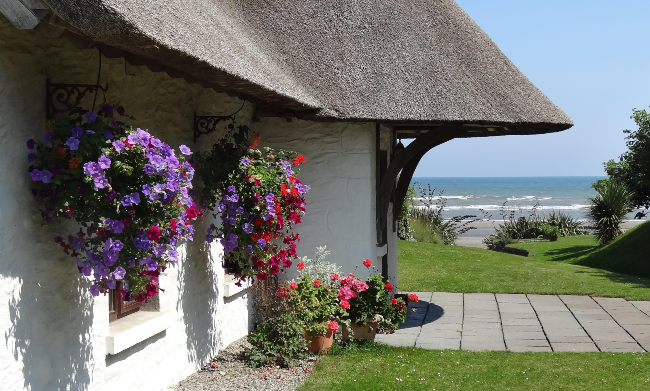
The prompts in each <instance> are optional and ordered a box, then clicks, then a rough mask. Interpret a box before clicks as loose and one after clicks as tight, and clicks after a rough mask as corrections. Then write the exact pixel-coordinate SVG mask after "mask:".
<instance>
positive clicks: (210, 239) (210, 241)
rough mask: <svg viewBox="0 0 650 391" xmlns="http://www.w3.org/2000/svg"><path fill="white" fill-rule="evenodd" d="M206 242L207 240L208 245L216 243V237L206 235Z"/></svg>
mask: <svg viewBox="0 0 650 391" xmlns="http://www.w3.org/2000/svg"><path fill="white" fill-rule="evenodd" d="M205 240H206V241H207V242H208V243H212V242H213V241H214V236H212V235H206V237H205Z"/></svg>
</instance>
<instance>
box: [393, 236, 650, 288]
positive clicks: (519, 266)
mask: <svg viewBox="0 0 650 391" xmlns="http://www.w3.org/2000/svg"><path fill="white" fill-rule="evenodd" d="M646 231H647V232H646ZM645 238H648V239H650V223H645V224H643V225H640V226H638V227H637V228H636V229H634V230H630V231H629V232H628V233H626V235H624V236H623V237H621V238H619V239H618V240H617V241H616V242H614V243H613V244H612V245H609V246H606V247H604V248H598V247H597V246H596V243H595V242H594V240H593V237H591V236H575V237H569V238H560V239H559V240H558V241H557V242H553V243H551V242H543V243H527V244H518V245H516V246H517V247H521V248H525V249H527V250H529V251H531V256H530V257H528V258H525V257H519V256H516V255H510V254H503V253H497V252H494V251H488V250H482V249H477V248H466V247H458V246H444V245H439V244H427V243H415V242H403V241H401V242H399V244H398V272H399V287H400V290H402V291H442V292H499V293H543V294H589V295H595V296H611V297H625V298H627V299H629V300H650V279H647V278H642V277H638V276H632V275H627V274H621V273H616V272H613V271H610V270H625V271H635V272H636V271H639V273H644V274H642V275H648V271H647V270H645V268H644V266H645V265H646V264H647V263H648V262H649V261H648V260H646V258H650V256H648V254H650V250H648V251H646V249H647V246H648V243H647V242H648V241H650V240H648V239H645ZM599 267H607V268H608V269H610V270H605V269H603V268H599Z"/></svg>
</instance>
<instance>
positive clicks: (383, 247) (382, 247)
mask: <svg viewBox="0 0 650 391" xmlns="http://www.w3.org/2000/svg"><path fill="white" fill-rule="evenodd" d="M386 254H388V244H378V245H377V257H383V256H384V255H386Z"/></svg>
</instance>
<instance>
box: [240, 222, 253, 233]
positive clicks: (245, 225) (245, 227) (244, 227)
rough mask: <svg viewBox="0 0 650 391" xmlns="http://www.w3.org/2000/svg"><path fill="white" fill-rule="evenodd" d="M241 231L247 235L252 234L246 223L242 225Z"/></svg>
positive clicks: (250, 227)
mask: <svg viewBox="0 0 650 391" xmlns="http://www.w3.org/2000/svg"><path fill="white" fill-rule="evenodd" d="M242 229H243V230H244V232H246V233H247V234H252V233H253V226H251V225H250V224H248V223H244V224H243V225H242Z"/></svg>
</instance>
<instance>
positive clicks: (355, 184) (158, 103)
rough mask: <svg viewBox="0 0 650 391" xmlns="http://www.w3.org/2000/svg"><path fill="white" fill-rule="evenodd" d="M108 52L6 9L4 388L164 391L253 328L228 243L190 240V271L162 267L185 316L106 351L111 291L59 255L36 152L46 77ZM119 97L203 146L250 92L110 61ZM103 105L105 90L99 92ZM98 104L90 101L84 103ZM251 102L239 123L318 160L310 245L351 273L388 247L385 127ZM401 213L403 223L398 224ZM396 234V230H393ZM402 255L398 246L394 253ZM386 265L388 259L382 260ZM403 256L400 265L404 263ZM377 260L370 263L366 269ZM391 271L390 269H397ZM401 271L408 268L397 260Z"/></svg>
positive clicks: (169, 296)
mask: <svg viewBox="0 0 650 391" xmlns="http://www.w3.org/2000/svg"><path fill="white" fill-rule="evenodd" d="M97 66H98V54H97V51H96V50H78V49H75V48H73V47H72V46H71V45H70V43H69V42H67V41H66V40H64V39H54V40H44V39H43V38H41V37H40V36H39V35H38V34H37V33H36V32H34V31H24V30H23V31H19V30H16V29H15V28H13V27H12V26H11V25H10V24H9V23H8V22H7V21H6V20H5V19H4V18H3V17H2V16H0V167H1V169H0V331H1V332H2V335H3V337H4V340H5V343H4V344H2V346H0V385H1V387H0V388H2V389H3V390H4V389H7V390H20V389H31V390H51V389H81V390H104V389H106V390H109V389H110V390H115V389H118V388H116V387H120V388H119V389H125V390H132V389H138V390H155V389H164V388H166V387H168V386H170V385H173V384H175V383H177V382H178V381H179V380H182V379H183V378H184V377H186V376H187V375H189V374H191V373H192V372H193V371H195V370H196V369H197V368H198V367H199V366H200V365H201V364H203V363H205V362H206V360H208V359H209V358H211V357H212V356H214V355H215V354H216V353H217V352H218V351H219V350H220V349H222V348H223V347H225V346H227V345H228V344H229V343H231V342H232V341H234V340H236V339H238V338H240V337H242V336H244V335H245V334H246V333H247V332H248V330H249V328H250V326H251V323H250V314H249V306H250V300H249V298H248V297H247V296H246V295H245V294H244V293H242V294H239V295H238V296H236V297H234V298H231V299H228V300H226V301H224V300H223V299H222V292H221V290H222V286H223V270H222V268H221V261H220V260H221V258H220V256H221V254H220V251H221V250H220V246H218V245H216V244H212V245H211V246H210V247H207V245H205V243H204V241H203V240H202V233H203V232H205V228H206V227H207V226H208V225H209V221H208V222H205V223H202V224H200V225H198V226H197V227H196V228H197V235H196V242H195V243H192V244H190V245H187V246H185V248H184V251H185V255H186V256H185V258H184V259H183V261H182V262H181V263H180V265H179V267H178V268H172V269H168V270H167V271H166V272H165V274H164V276H162V277H161V286H162V287H163V288H164V289H165V292H164V293H162V294H161V295H160V300H159V304H158V305H159V309H160V310H161V311H171V312H172V314H173V316H174V324H173V326H172V327H171V328H170V329H168V330H166V331H165V332H164V333H161V334H158V335H157V336H155V337H152V338H150V339H148V340H146V341H144V342H141V343H140V344H138V345H136V346H134V347H132V348H129V349H127V350H126V351H124V352H121V353H119V354H117V355H114V356H107V355H106V354H105V337H106V335H107V334H108V332H109V324H108V315H107V308H108V300H107V298H106V297H98V298H95V299H93V298H92V297H91V296H90V295H89V294H88V293H87V288H88V286H89V283H88V281H86V280H85V278H84V277H83V276H80V275H79V273H78V271H77V269H76V265H75V263H74V262H73V261H72V260H71V258H69V257H67V256H65V255H64V254H63V253H60V252H59V248H58V247H57V246H56V245H55V244H54V243H53V241H52V239H53V238H54V236H56V235H58V234H60V233H62V232H71V230H72V229H73V228H72V227H71V226H68V227H64V226H63V225H52V226H47V227H42V226H41V219H40V214H39V212H38V210H37V205H36V203H35V202H33V201H32V197H31V194H30V187H31V180H30V179H29V175H28V173H27V167H28V163H27V159H26V156H27V150H26V146H25V143H26V141H27V140H28V139H30V138H40V137H42V134H43V131H44V126H45V119H44V118H45V99H44V97H45V79H46V77H50V78H51V79H52V81H53V82H68V83H87V84H93V83H95V80H96V77H97ZM101 83H102V84H105V83H108V84H109V91H108V93H107V100H108V101H109V102H112V103H119V104H121V105H123V106H124V107H125V108H126V109H127V111H128V112H129V113H130V114H132V115H134V116H135V117H136V118H137V121H136V123H135V124H134V125H136V126H137V125H141V126H143V127H147V128H148V129H149V130H150V132H152V133H153V134H156V135H157V136H159V137H160V138H161V139H163V140H165V141H166V142H168V143H170V144H171V145H172V146H177V145H179V144H183V143H184V144H187V145H189V146H194V149H197V148H203V149H205V148H209V147H210V146H211V145H212V143H213V142H214V141H215V137H211V136H203V137H202V138H200V139H199V143H198V145H195V144H193V142H192V140H191V138H192V115H193V113H194V112H197V114H204V115H208V114H209V115H222V114H223V115H226V114H230V113H232V112H234V111H236V110H237V109H238V108H239V107H240V105H241V101H239V100H238V99H234V98H230V97H227V96H225V95H223V94H217V93H215V92H214V91H212V90H207V89H204V88H201V87H200V86H198V85H190V84H188V83H187V82H185V81H184V80H182V79H172V78H170V77H169V76H168V75H166V74H164V73H152V72H150V71H149V70H148V69H146V68H144V67H132V66H129V65H126V66H125V63H124V61H123V60H122V59H106V58H104V59H103V60H102V73H101ZM98 101H99V102H101V101H103V97H102V96H101V94H100V96H99V97H98ZM83 104H84V105H85V106H86V107H89V105H91V104H92V98H90V99H86V100H85V101H84V103H83ZM253 109H254V108H253V106H252V105H250V104H248V105H247V106H246V107H245V109H244V110H243V111H242V113H241V114H240V115H239V116H238V121H239V122H240V123H244V124H250V125H251V127H252V129H253V130H256V131H259V132H261V133H262V134H263V145H268V146H272V147H278V148H284V149H293V150H296V151H299V152H300V153H302V154H303V155H304V156H305V157H306V158H307V163H306V164H305V165H304V166H303V168H302V172H301V175H300V178H301V179H303V181H304V182H305V183H306V184H309V185H310V186H311V187H312V190H311V192H310V193H309V194H308V195H307V202H308V204H307V215H306V217H305V218H304V220H303V224H301V226H299V228H298V232H299V233H300V234H301V238H302V241H301V243H300V244H299V251H300V254H301V255H309V256H311V255H313V250H314V249H315V247H316V246H320V245H327V247H328V249H329V250H330V251H331V252H332V255H331V256H330V260H332V261H335V262H337V263H339V264H340V265H342V266H343V270H344V271H351V270H352V269H353V268H354V266H355V265H361V262H362V261H363V260H364V259H366V258H371V259H377V258H373V257H374V256H375V254H376V243H375V238H376V234H375V195H374V193H375V153H374V150H375V139H374V138H375V132H374V125H373V124H347V123H333V124H328V123H315V122H308V121H300V120H294V121H293V122H286V121H284V120H282V119H264V120H262V121H261V122H259V123H251V122H250V120H251V117H252V111H253ZM389 221H392V220H389ZM389 237H390V235H389ZM389 251H391V250H389ZM377 264H378V266H379V265H380V263H377ZM394 264H395V265H396V262H394ZM364 272H365V268H364V267H363V266H361V267H360V269H359V273H358V274H359V275H361V276H363V275H364ZM391 274H392V272H391ZM395 274H396V270H395Z"/></svg>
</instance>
